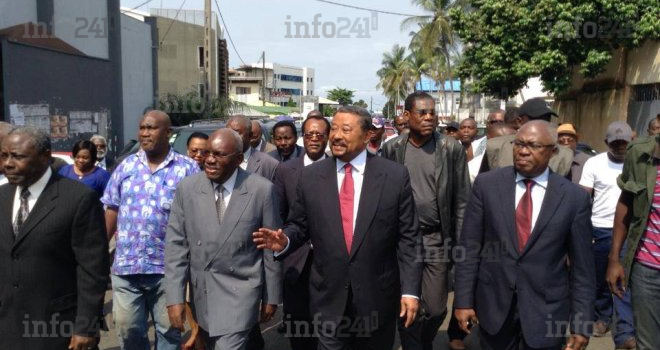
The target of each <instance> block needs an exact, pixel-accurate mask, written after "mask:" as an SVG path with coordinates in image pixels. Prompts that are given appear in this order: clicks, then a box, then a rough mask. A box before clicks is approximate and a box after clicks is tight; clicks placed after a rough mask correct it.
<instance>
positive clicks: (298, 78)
mask: <svg viewBox="0 0 660 350" xmlns="http://www.w3.org/2000/svg"><path fill="white" fill-rule="evenodd" d="M280 79H281V80H283V81H295V82H299V83H302V81H303V80H302V77H301V76H299V75H287V74H280Z"/></svg>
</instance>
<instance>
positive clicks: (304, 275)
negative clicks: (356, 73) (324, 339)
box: [274, 113, 330, 350]
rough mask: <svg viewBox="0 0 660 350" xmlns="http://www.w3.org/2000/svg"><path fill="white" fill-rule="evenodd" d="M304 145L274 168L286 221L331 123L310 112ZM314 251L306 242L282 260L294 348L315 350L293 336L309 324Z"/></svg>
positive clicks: (309, 342)
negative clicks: (300, 152) (302, 178)
mask: <svg viewBox="0 0 660 350" xmlns="http://www.w3.org/2000/svg"><path fill="white" fill-rule="evenodd" d="M302 130H303V145H304V148H305V155H304V156H302V157H298V158H294V159H292V160H290V161H287V162H284V163H281V164H280V166H279V167H277V170H276V171H275V180H274V184H275V191H276V192H277V195H278V197H279V199H280V216H281V218H282V221H283V222H285V221H286V219H287V217H288V216H289V208H290V207H291V206H292V205H293V203H294V202H295V201H296V188H297V187H298V178H299V177H300V173H301V172H302V169H303V168H304V167H306V166H308V165H311V164H314V163H315V162H318V161H321V160H323V159H325V157H326V156H325V153H324V151H325V147H326V146H327V144H328V135H329V133H330V123H329V122H328V120H327V119H325V118H324V117H323V116H321V115H317V114H311V113H310V114H309V115H308V116H307V119H305V121H304V122H303V125H302ZM312 259H313V250H312V248H311V246H310V245H309V244H303V245H302V246H301V247H300V248H298V249H296V250H295V251H294V252H292V253H291V254H289V255H288V256H287V257H286V259H284V260H283V261H282V265H283V266H282V267H283V270H284V322H285V323H284V324H285V326H286V327H287V328H286V329H287V334H286V336H287V337H289V340H290V341H291V348H292V349H293V350H316V347H317V344H316V341H315V338H314V337H310V336H307V337H304V336H296V335H295V334H293V333H294V332H295V327H296V326H297V325H299V324H302V323H303V322H304V323H306V324H307V327H309V322H310V321H311V313H310V311H309V288H308V286H309V271H310V269H311V267H312Z"/></svg>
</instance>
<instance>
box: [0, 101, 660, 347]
mask: <svg viewBox="0 0 660 350" xmlns="http://www.w3.org/2000/svg"><path fill="white" fill-rule="evenodd" d="M553 116H556V113H554V112H553V111H552V110H551V109H550V108H549V107H548V106H547V104H546V103H545V101H543V100H541V99H530V100H528V101H526V102H525V103H524V104H523V105H521V106H520V108H509V109H507V110H497V111H493V112H492V113H490V114H489V115H488V118H487V121H486V122H487V128H486V134H485V135H484V136H483V137H481V138H477V133H478V128H477V123H476V121H475V120H474V119H472V118H467V119H464V120H462V121H461V122H460V123H455V124H450V125H448V126H447V128H445V130H444V132H440V131H438V116H437V113H436V108H435V102H434V100H433V98H432V97H431V96H430V95H428V94H426V93H424V92H415V93H413V94H411V95H409V96H408V97H407V98H406V100H405V103H404V112H403V113H402V115H400V116H397V117H396V118H395V119H394V125H393V126H394V127H395V129H396V130H397V132H398V134H397V135H396V136H393V137H388V138H386V137H385V120H384V119H383V118H382V117H379V116H372V115H370V114H369V113H368V112H367V111H366V110H364V109H362V108H358V107H353V106H345V107H339V108H338V109H337V111H336V113H335V114H334V115H333V118H332V121H331V122H330V121H328V119H326V118H325V117H323V116H322V115H321V113H320V112H319V111H312V112H310V113H309V115H308V116H307V118H306V119H305V121H304V122H303V124H302V135H300V136H301V137H300V138H299V135H298V131H297V129H296V126H295V125H294V124H293V123H292V122H289V121H280V122H278V123H277V124H275V125H274V127H273V131H272V136H273V141H274V145H273V144H270V143H268V142H265V141H264V139H263V138H262V135H261V133H262V127H261V125H260V124H259V122H257V121H251V120H250V119H249V118H246V117H245V116H241V115H238V116H233V117H231V118H230V119H229V120H228V121H227V123H226V126H225V127H224V128H221V129H218V130H216V131H215V132H213V133H211V134H210V135H207V134H204V133H193V134H192V135H191V136H190V137H189V139H188V140H187V154H186V155H183V154H179V153H177V152H176V151H174V150H173V149H172V147H171V146H170V144H169V138H170V134H171V124H170V119H169V116H168V115H167V114H166V113H164V112H162V111H158V110H151V111H148V112H147V113H146V114H145V115H144V116H143V117H142V118H141V120H140V123H139V130H138V138H139V144H140V150H139V151H138V152H137V153H135V154H131V155H129V156H128V157H126V158H124V159H123V160H121V161H120V162H118V164H115V163H114V159H113V158H111V157H110V156H108V155H107V152H106V151H107V143H106V141H105V139H104V138H102V137H100V136H98V135H95V136H94V137H93V138H92V140H90V141H91V142H93V144H94V145H95V146H96V148H97V152H96V154H97V157H96V159H97V166H99V167H102V168H104V169H108V170H112V175H111V177H110V180H109V182H108V184H107V186H106V187H105V190H104V191H103V195H102V196H101V197H100V198H99V196H98V195H97V194H96V193H95V192H94V191H93V190H92V189H90V188H88V187H87V186H85V185H84V184H83V183H81V182H79V181H75V179H74V180H72V179H68V178H65V177H62V176H60V175H58V173H57V171H54V170H53V166H54V165H53V162H52V159H51V144H50V139H49V138H48V136H47V135H46V134H44V133H43V132H42V131H39V130H38V129H36V128H33V127H15V128H14V127H12V126H11V125H9V124H7V123H0V181H4V182H8V184H4V185H1V186H0V217H1V218H2V220H0V235H2V236H3V238H4V239H3V240H1V241H0V278H1V279H2V280H3V281H4V282H3V283H2V284H1V285H0V329H3V335H2V336H0V348H3V349H19V350H23V349H25V350H27V349H65V348H68V349H74V350H92V349H96V348H97V346H98V337H99V335H100V331H101V330H102V329H104V327H105V326H106V325H105V324H104V317H103V314H102V310H103V299H104V293H105V290H106V288H107V286H108V283H109V282H111V283H110V284H111V288H112V295H113V322H114V327H115V329H116V331H117V336H118V338H119V343H120V347H121V348H122V349H140V350H144V349H148V348H149V347H150V345H149V344H150V341H149V339H148V329H149V320H151V322H152V324H153V326H154V328H155V344H156V345H155V346H156V349H181V348H184V349H201V348H206V349H217V350H220V349H222V350H225V349H229V350H243V349H249V350H255V349H263V348H264V345H265V344H264V340H263V338H262V336H261V330H260V327H259V323H261V322H265V321H269V320H271V319H273V317H274V315H275V312H276V310H277V308H278V305H280V304H283V309H284V320H283V325H284V327H283V331H284V332H285V336H287V337H288V338H289V340H290V345H291V348H292V349H294V350H312V349H323V350H335V349H375V350H382V349H391V348H392V347H393V344H394V338H395V335H396V334H397V332H398V334H399V338H400V340H401V345H402V347H403V349H404V350H417V349H419V350H430V349H433V342H434V339H435V337H436V335H437V333H438V329H439V328H440V325H441V324H442V322H443V321H444V320H445V318H446V317H447V316H449V317H450V323H449V329H448V335H449V341H450V342H449V344H448V345H449V347H450V348H451V349H456V350H460V349H465V344H464V339H465V337H466V336H467V335H468V334H470V333H471V332H472V331H473V329H474V328H473V327H474V326H477V325H478V326H479V327H478V328H479V339H480V344H481V348H482V349H484V350H487V349H493V350H495V349H497V350H500V349H505V350H508V349H512V350H513V349H563V348H566V349H575V350H581V349H585V348H586V346H587V344H588V342H589V338H590V337H592V336H604V335H605V334H606V333H607V332H608V331H611V334H612V339H613V342H614V344H615V346H616V347H617V348H618V349H633V348H635V347H636V348H637V349H643V350H646V349H660V334H659V333H658V332H657V330H658V329H660V293H659V291H660V212H658V210H660V186H656V184H658V183H660V167H659V166H658V162H659V161H658V159H660V136H658V135H660V119H658V118H656V119H654V120H652V121H651V122H650V123H649V129H648V133H649V135H648V137H638V138H636V139H635V135H634V133H633V131H632V129H631V128H630V126H628V125H627V124H626V123H624V122H619V121H617V122H613V123H611V124H610V125H609V126H608V128H607V133H606V135H605V137H604V142H605V144H606V146H607V148H608V150H607V151H606V152H604V153H601V154H598V155H595V156H593V157H589V155H587V154H585V153H583V152H581V151H579V150H578V142H577V141H578V137H579V135H578V133H577V131H576V129H575V127H574V126H573V125H571V124H562V125H560V126H559V127H558V128H557V127H555V126H554V125H553V124H551V122H552V118H553ZM299 140H302V143H299V142H300V141H299ZM81 178H82V177H81ZM0 183H1V182H0ZM113 239H114V242H116V243H115V245H116V246H115V249H114V254H113V255H112V258H111V256H110V255H109V254H108V251H109V250H108V249H109V243H108V242H110V241H112V240H113ZM452 268H454V269H455V273H454V281H453V286H454V291H455V298H454V304H453V306H452V305H449V306H450V308H448V305H447V304H448V293H449V291H450V285H451V284H452V283H450V282H451V281H450V280H449V278H450V273H449V272H450V270H451V269H452ZM448 309H452V310H453V312H451V313H450V312H449V310H448ZM448 314H449V315H448ZM186 323H188V324H189V326H190V327H191V328H192V330H193V331H192V336H191V337H190V339H186V340H184V339H182V334H183V332H184V331H185V329H186ZM184 341H185V342H184Z"/></svg>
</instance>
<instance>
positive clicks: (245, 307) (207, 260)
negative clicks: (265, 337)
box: [165, 129, 282, 350]
mask: <svg viewBox="0 0 660 350" xmlns="http://www.w3.org/2000/svg"><path fill="white" fill-rule="evenodd" d="M242 149H243V143H242V140H241V138H240V136H239V135H238V134H237V133H236V132H234V131H233V130H230V129H220V130H218V131H216V132H214V133H213V134H212V135H211V136H210V138H209V141H208V144H207V150H208V156H207V158H206V161H205V164H204V165H205V166H204V173H198V174H196V175H194V176H190V177H188V178H186V179H184V180H183V181H181V182H180V183H179V186H178V187H177V192H176V196H175V198H174V203H173V204H172V211H171V213H170V221H169V224H168V228H167V235H166V246H165V263H166V270H165V276H166V280H167V286H166V294H167V305H168V315H169V318H170V322H171V323H172V326H173V327H177V328H179V329H183V322H184V321H185V316H184V301H185V296H186V284H187V283H188V282H190V288H191V290H190V295H191V304H192V309H193V314H194V316H195V319H196V320H197V322H198V323H199V326H200V327H201V328H202V329H203V330H204V331H205V332H207V333H208V344H207V347H209V348H210V349H222V350H225V349H236V350H239V349H241V350H242V349H244V348H245V346H246V342H247V339H248V333H249V332H250V329H252V328H253V327H254V326H255V325H256V324H257V317H258V315H259V310H260V309H261V321H262V322H263V321H268V320H270V319H272V317H273V315H274V313H275V310H276V309H277V304H278V303H280V302H281V301H282V295H281V293H282V276H281V268H280V267H279V266H278V263H276V262H275V261H274V259H273V253H272V252H271V251H261V250H258V249H257V248H256V246H255V245H254V244H252V243H251V235H252V232H254V231H257V230H258V229H259V227H263V226H270V225H274V227H279V226H277V225H281V220H280V218H279V209H278V203H277V201H276V200H275V192H274V190H273V185H272V184H271V183H270V182H269V181H266V180H265V179H264V178H262V177H260V176H257V175H253V174H250V173H248V172H245V171H243V170H242V169H240V168H239V165H240V164H241V162H242V161H243V153H242Z"/></svg>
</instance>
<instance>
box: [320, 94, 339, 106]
mask: <svg viewBox="0 0 660 350" xmlns="http://www.w3.org/2000/svg"><path fill="white" fill-rule="evenodd" d="M319 104H320V105H338V104H339V102H337V101H333V100H329V99H327V98H325V97H320V96H319Z"/></svg>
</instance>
